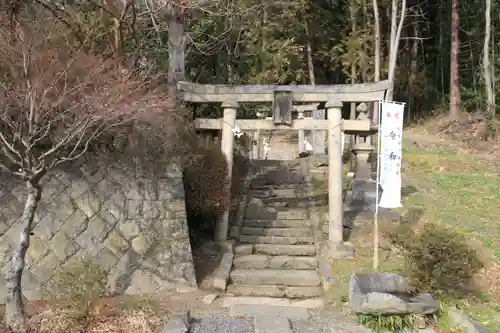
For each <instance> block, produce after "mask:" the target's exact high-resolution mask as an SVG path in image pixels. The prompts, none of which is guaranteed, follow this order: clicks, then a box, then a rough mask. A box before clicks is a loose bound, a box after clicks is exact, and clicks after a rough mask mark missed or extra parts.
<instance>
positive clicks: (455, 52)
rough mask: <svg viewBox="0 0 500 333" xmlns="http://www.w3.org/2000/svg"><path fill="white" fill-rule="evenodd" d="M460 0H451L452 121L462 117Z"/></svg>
mask: <svg viewBox="0 0 500 333" xmlns="http://www.w3.org/2000/svg"><path fill="white" fill-rule="evenodd" d="M458 1H459V0H451V60H450V112H449V114H448V116H449V119H450V120H457V119H458V118H459V116H460V104H461V96H460V68H459V65H460V36H459V35H458V33H459V29H460V13H459V9H458V4H459V3H458Z"/></svg>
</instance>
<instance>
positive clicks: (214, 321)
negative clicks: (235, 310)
mask: <svg viewBox="0 0 500 333" xmlns="http://www.w3.org/2000/svg"><path fill="white" fill-rule="evenodd" d="M290 322H291V326H292V329H293V333H370V332H371V331H370V330H367V329H366V328H363V327H360V326H358V325H355V324H354V323H352V322H351V321H350V320H349V319H347V318H335V317H333V318H332V316H329V315H326V314H316V315H314V316H313V317H311V318H310V319H309V320H291V321H290ZM189 332H190V333H255V325H254V319H253V318H232V317H230V316H229V315H226V314H222V313H218V314H213V313H212V314H205V315H202V316H201V317H198V318H196V319H194V320H193V323H192V324H191V327H190V331H189Z"/></svg>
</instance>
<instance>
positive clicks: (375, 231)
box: [373, 101, 383, 270]
mask: <svg viewBox="0 0 500 333" xmlns="http://www.w3.org/2000/svg"><path fill="white" fill-rule="evenodd" d="M382 102H383V101H380V102H379V103H378V133H377V134H378V135H377V136H378V140H377V172H376V177H375V179H376V180H375V182H376V189H375V216H374V218H373V269H374V270H378V265H379V256H378V255H379V253H378V247H379V230H378V229H379V228H378V203H379V202H378V201H379V186H380V184H379V182H380V160H381V156H380V151H381V147H380V143H381V133H382V131H381V119H382Z"/></svg>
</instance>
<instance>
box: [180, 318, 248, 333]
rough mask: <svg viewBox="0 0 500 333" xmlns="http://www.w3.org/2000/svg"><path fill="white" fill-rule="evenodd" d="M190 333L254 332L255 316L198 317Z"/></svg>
mask: <svg viewBox="0 0 500 333" xmlns="http://www.w3.org/2000/svg"><path fill="white" fill-rule="evenodd" d="M189 332H190V333H254V332H255V328H254V324H253V318H250V319H233V318H231V317H230V316H228V315H225V314H218V315H212V316H209V317H202V318H199V319H198V318H197V319H195V320H194V323H193V324H192V325H191V327H190V330H189Z"/></svg>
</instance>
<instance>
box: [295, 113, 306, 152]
mask: <svg viewBox="0 0 500 333" xmlns="http://www.w3.org/2000/svg"><path fill="white" fill-rule="evenodd" d="M298 112H299V116H298V117H297V118H298V119H304V111H302V110H299V111H298ZM305 139H306V137H305V135H304V130H299V154H300V153H303V152H305V150H306V147H305V145H304V140H305Z"/></svg>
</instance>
